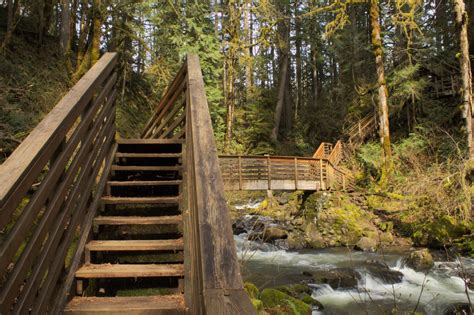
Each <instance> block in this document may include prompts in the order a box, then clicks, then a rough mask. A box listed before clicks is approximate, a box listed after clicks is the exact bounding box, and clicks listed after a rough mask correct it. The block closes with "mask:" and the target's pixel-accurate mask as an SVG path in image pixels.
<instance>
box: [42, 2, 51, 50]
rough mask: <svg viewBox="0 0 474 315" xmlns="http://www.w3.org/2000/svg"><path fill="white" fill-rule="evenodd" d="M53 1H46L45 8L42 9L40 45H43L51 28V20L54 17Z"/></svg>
mask: <svg viewBox="0 0 474 315" xmlns="http://www.w3.org/2000/svg"><path fill="white" fill-rule="evenodd" d="M53 9H54V6H53V0H45V1H44V2H43V7H42V8H40V10H41V12H40V21H39V27H38V43H39V44H40V45H42V44H43V40H44V36H45V35H46V34H47V33H48V31H49V26H50V24H51V18H52V16H53Z"/></svg>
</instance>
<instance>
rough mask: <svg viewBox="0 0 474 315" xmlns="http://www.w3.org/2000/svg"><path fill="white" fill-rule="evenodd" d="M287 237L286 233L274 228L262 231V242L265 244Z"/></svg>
mask: <svg viewBox="0 0 474 315" xmlns="http://www.w3.org/2000/svg"><path fill="white" fill-rule="evenodd" d="M287 237H288V232H286V231H285V230H283V229H282V228H279V227H276V226H270V227H267V228H266V229H265V230H264V231H263V240H264V241H266V242H267V241H274V240H280V239H283V238H287Z"/></svg>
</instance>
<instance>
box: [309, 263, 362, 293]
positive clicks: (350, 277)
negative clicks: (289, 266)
mask: <svg viewBox="0 0 474 315" xmlns="http://www.w3.org/2000/svg"><path fill="white" fill-rule="evenodd" d="M303 274H304V275H307V276H310V277H311V278H312V279H313V281H314V282H315V283H317V284H323V283H325V284H329V285H330V286H331V288H333V289H334V290H336V289H352V288H355V287H357V283H358V282H359V280H360V278H361V277H360V274H359V273H358V272H357V271H355V270H353V269H351V268H336V269H330V270H321V271H312V272H304V273H303Z"/></svg>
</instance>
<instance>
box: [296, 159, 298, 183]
mask: <svg viewBox="0 0 474 315" xmlns="http://www.w3.org/2000/svg"><path fill="white" fill-rule="evenodd" d="M295 190H298V159H297V158H295Z"/></svg>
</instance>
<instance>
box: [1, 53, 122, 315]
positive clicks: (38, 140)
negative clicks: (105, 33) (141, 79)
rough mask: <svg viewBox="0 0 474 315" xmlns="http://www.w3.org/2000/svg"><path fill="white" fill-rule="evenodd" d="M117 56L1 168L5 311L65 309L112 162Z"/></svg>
mask: <svg viewBox="0 0 474 315" xmlns="http://www.w3.org/2000/svg"><path fill="white" fill-rule="evenodd" d="M116 60H117V57H116V55H115V54H105V55H104V56H103V57H102V58H101V59H100V60H99V61H98V62H97V64H96V65H94V67H92V69H91V70H90V71H89V72H87V74H86V75H84V77H83V78H82V79H81V80H80V81H79V82H78V83H77V84H76V85H75V86H74V87H73V88H72V89H71V91H70V92H69V93H68V94H67V95H66V96H64V98H63V99H62V100H61V101H60V102H59V103H58V104H57V105H56V107H55V108H54V109H53V110H52V111H51V112H50V113H49V114H48V115H47V116H46V117H45V118H44V119H43V120H42V121H41V123H40V124H39V125H38V126H37V127H36V128H35V129H34V130H33V131H32V132H31V133H30V135H29V136H28V137H27V138H26V139H25V140H24V141H23V142H22V143H21V144H20V145H19V146H18V148H17V149H16V150H15V151H14V152H13V153H12V155H11V156H10V157H9V158H8V159H7V160H6V161H5V162H4V163H3V164H2V165H1V166H0V207H1V211H0V230H1V244H0V279H1V280H0V281H1V289H0V313H1V314H9V313H15V314H17V313H18V314H27V313H29V312H31V313H32V314H45V313H58V312H59V309H58V308H57V306H58V305H60V301H62V300H64V299H65V298H66V292H67V291H68V290H69V289H70V288H68V287H67V285H66V283H68V284H69V285H71V284H72V281H69V282H67V281H66V280H67V278H70V277H71V274H72V275H73V273H74V271H75V268H76V267H77V264H78V262H77V257H80V256H79V255H76V256H74V257H75V259H70V258H69V255H70V254H71V253H74V250H73V249H74V248H76V247H80V246H79V245H78V243H79V242H78V241H77V239H78V238H79V239H80V238H81V236H82V235H85V234H87V233H86V232H87V231H86V230H87V229H88V227H90V222H91V221H92V217H93V214H94V212H95V208H96V206H97V198H98V196H100V195H101V192H100V187H101V185H102V187H103V180H102V178H101V176H100V175H101V174H103V173H104V172H105V170H104V169H106V167H107V161H111V160H112V158H111V156H112V154H113V150H114V136H115V125H114V122H115V108H114V103H115V98H116V89H115V83H116V80H117V75H116V73H115V71H114V69H115V64H116ZM68 252H70V254H68ZM75 266H76V267H75Z"/></svg>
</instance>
